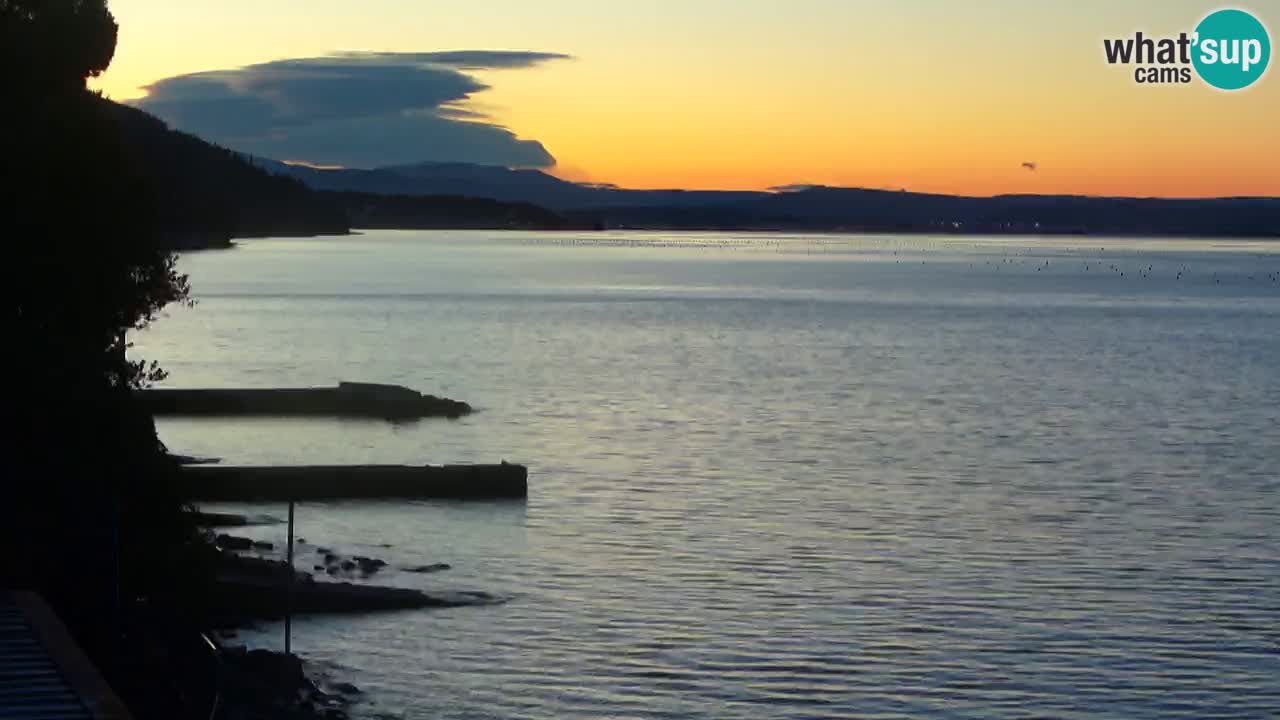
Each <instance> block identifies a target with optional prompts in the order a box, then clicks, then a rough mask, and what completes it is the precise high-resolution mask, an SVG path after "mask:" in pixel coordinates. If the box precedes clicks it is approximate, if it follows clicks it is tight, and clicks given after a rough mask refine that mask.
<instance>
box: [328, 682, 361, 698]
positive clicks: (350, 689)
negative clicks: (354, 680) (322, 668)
mask: <svg viewBox="0 0 1280 720" xmlns="http://www.w3.org/2000/svg"><path fill="white" fill-rule="evenodd" d="M329 687H331V688H333V689H334V690H336V691H338V692H340V693H342V694H343V695H359V694H360V688H358V687H356V686H355V685H353V684H351V683H349V682H336V683H331V684H330V685H329Z"/></svg>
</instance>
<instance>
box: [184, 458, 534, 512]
mask: <svg viewBox="0 0 1280 720" xmlns="http://www.w3.org/2000/svg"><path fill="white" fill-rule="evenodd" d="M179 477H180V480H179V481H180V482H181V483H182V484H183V486H184V487H183V490H184V494H185V496H186V497H188V498H190V499H192V500H195V501H274V502H288V501H289V500H338V499H347V498H361V499H374V498H440V499H500V498H524V497H527V496H528V494H529V486H528V480H529V470H528V468H526V467H525V466H524V465H514V464H511V463H506V462H503V463H499V464H493V465H282V466H248V465H190V466H185V467H183V468H182V470H181V474H180V476H179Z"/></svg>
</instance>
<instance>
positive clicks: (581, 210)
mask: <svg viewBox="0 0 1280 720" xmlns="http://www.w3.org/2000/svg"><path fill="white" fill-rule="evenodd" d="M253 162H254V163H255V164H257V165H258V166H260V167H263V168H264V169H267V170H269V171H271V172H273V173H277V174H281V175H287V176H289V177H292V178H296V179H298V180H301V181H302V182H303V183H305V184H307V185H308V186H310V187H312V188H315V189H318V190H341V191H354V192H363V193H374V194H386V193H393V194H399V195H433V194H442V193H447V194H455V195H463V196H468V197H483V198H492V199H496V200H501V201H505V202H522V203H531V204H534V205H540V206H543V207H546V208H548V209H550V210H552V211H555V212H556V213H558V214H560V215H561V216H563V217H564V218H565V219H566V227H610V228H613V227H621V228H655V229H657V228H666V229H779V230H814V231H822V230H844V231H851V232H857V231H865V232H938V233H1028V234H1037V233H1043V234H1062V233H1078V234H1119V235H1197V236H1248V237H1280V198H1206V199H1162V198H1125V197H1092V196H1074V195H997V196H994V197H967V196H957V195H937V194H927V193H913V192H904V191H892V190H867V189H858V188H836V187H822V186H803V187H799V188H795V189H790V190H787V191H780V192H751V191H702V190H698V191H695V190H626V189H621V188H617V187H613V186H601V185H588V184H581V183H573V182H568V181H565V180H561V179H559V178H556V177H552V176H551V175H548V174H546V173H544V172H541V171H538V170H512V169H507V168H501V167H489V166H482V165H468V164H464V163H419V164H414V165H397V166H391V167H383V168H376V169H372V170H356V169H325V168H315V167H309V166H303V165H292V164H285V163H281V162H276V161H273V160H263V159H257V158H255V159H254V160H253Z"/></svg>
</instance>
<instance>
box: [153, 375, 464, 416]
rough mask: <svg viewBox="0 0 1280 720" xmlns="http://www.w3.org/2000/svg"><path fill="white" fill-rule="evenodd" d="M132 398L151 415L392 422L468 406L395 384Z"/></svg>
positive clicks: (454, 412) (161, 391)
mask: <svg viewBox="0 0 1280 720" xmlns="http://www.w3.org/2000/svg"><path fill="white" fill-rule="evenodd" d="M138 398H139V399H140V400H141V401H142V403H143V405H144V406H145V407H146V408H147V410H149V411H150V412H151V414H153V415H193V416H199V415H206V416H218V415H224V416H225V415H277V416H290V415H329V416H336V417H365V418H386V419H393V420H401V419H411V418H424V417H447V418H458V417H461V416H463V415H466V414H468V413H470V412H471V406H470V405H468V404H467V403H465V402H461V401H458V400H450V399H449V398H442V397H437V396H435V395H424V394H422V393H420V392H417V391H416V390H411V389H409V388H406V387H402V386H400V385H383V384H380V383H356V382H340V383H338V384H337V386H336V387H302V388H201V389H175V388H149V389H146V390H139V391H138Z"/></svg>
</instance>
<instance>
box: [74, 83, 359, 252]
mask: <svg viewBox="0 0 1280 720" xmlns="http://www.w3.org/2000/svg"><path fill="white" fill-rule="evenodd" d="M97 102H98V104H99V105H100V109H101V111H102V112H103V113H104V114H105V115H107V116H108V117H110V118H111V119H112V121H113V122H114V123H115V124H116V126H117V127H119V129H120V133H121V138H122V140H123V142H124V146H125V148H126V149H127V150H128V152H129V154H130V156H131V157H132V159H133V160H134V162H135V163H136V166H137V168H138V170H139V172H140V173H141V174H142V176H143V177H144V178H145V179H146V180H147V181H148V184H149V185H150V187H151V188H152V191H153V193H154V194H155V199H156V201H157V205H158V207H159V211H158V217H157V222H158V223H159V225H160V228H161V230H162V233H163V242H164V243H165V244H166V245H167V246H169V247H174V248H179V249H183V248H201V247H218V246H225V245H226V244H227V243H228V242H229V241H230V239H231V238H232V237H261V236H276V237H279V236H287V235H324V234H343V233H346V232H347V230H348V226H347V219H346V216H345V215H344V214H343V213H342V211H341V210H339V209H337V208H335V207H333V206H332V204H331V203H330V202H329V201H328V200H326V199H325V198H322V197H321V196H320V195H319V194H317V193H315V192H314V191H312V190H310V189H309V188H307V186H306V185H304V184H302V182H301V181H300V180H297V179H296V178H291V177H285V176H282V175H274V174H271V173H269V172H266V171H265V170H263V169H261V168H259V167H257V166H255V165H253V164H252V163H250V162H249V161H248V160H246V159H245V158H244V157H243V156H242V155H240V154H239V153H235V152H232V151H231V150H227V149H225V148H222V147H219V146H217V145H213V144H211V143H207V142H205V141H204V140H201V139H200V138H198V137H195V136H194V135H188V134H187V133H183V132H178V131H176V130H172V129H170V128H169V127H168V126H166V125H165V124H164V123H163V122H162V121H160V120H159V119H157V118H155V117H152V116H151V115H148V114H147V113H145V112H143V111H141V110H138V109H137V108H132V107H128V106H126V105H119V104H117V103H114V102H110V101H108V100H101V99H99V100H98V101H97Z"/></svg>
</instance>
